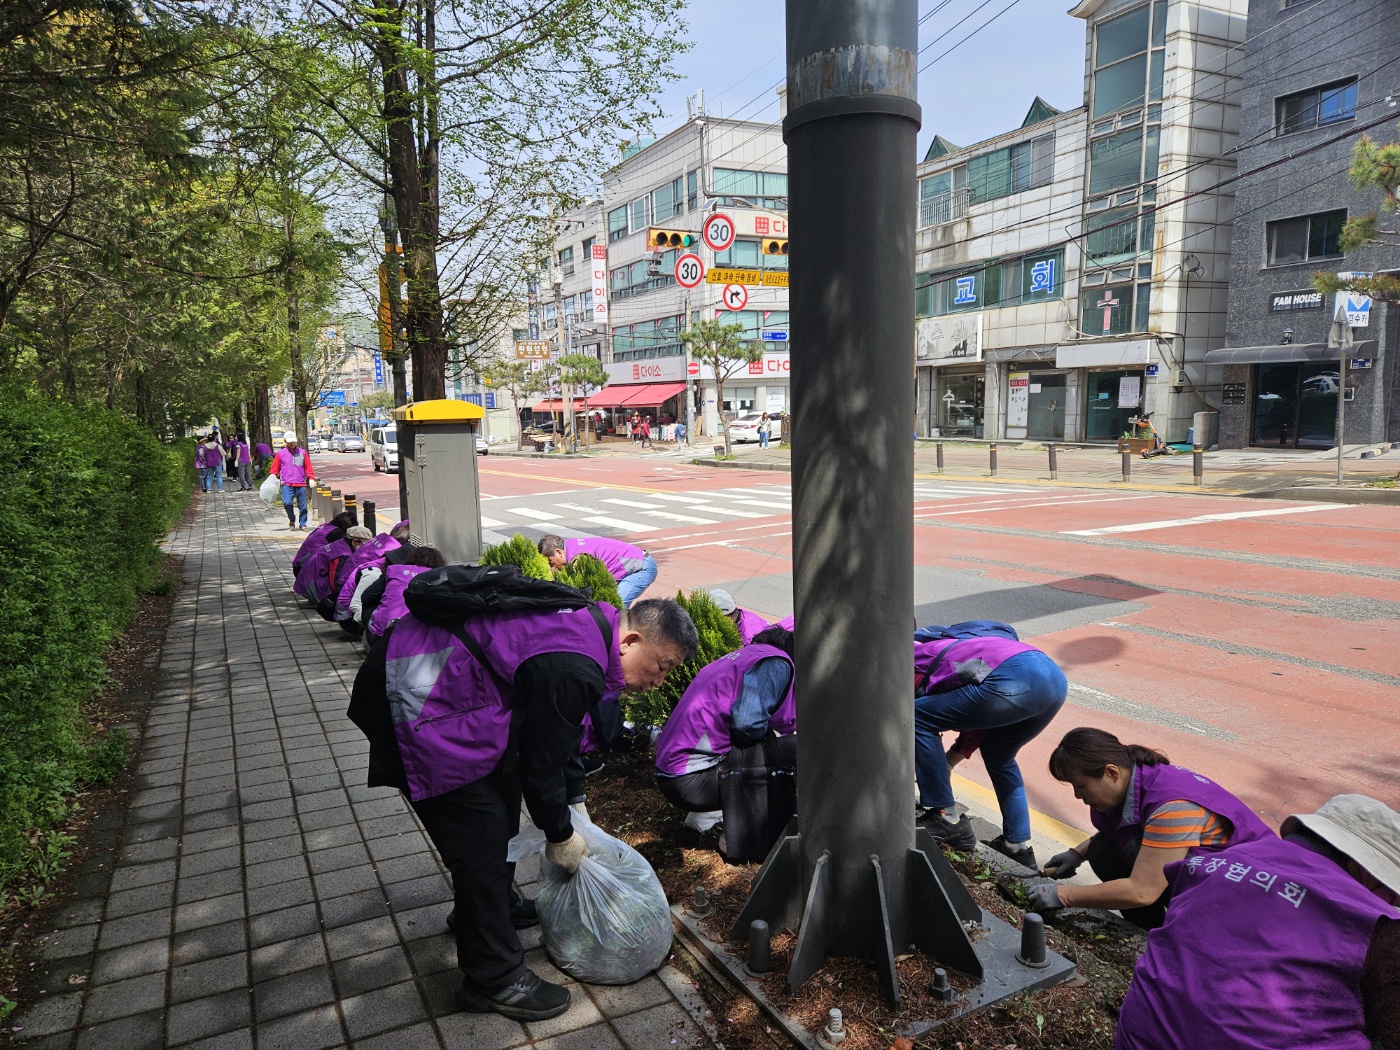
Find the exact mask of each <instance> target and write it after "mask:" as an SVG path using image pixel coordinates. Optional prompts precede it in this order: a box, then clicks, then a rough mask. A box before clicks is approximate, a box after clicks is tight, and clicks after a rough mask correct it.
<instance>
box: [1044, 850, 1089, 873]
mask: <svg viewBox="0 0 1400 1050" xmlns="http://www.w3.org/2000/svg"><path fill="white" fill-rule="evenodd" d="M1083 863H1084V858H1083V857H1082V856H1080V855H1079V853H1078V852H1077V851H1076V850H1072V849H1067V850H1065V851H1064V852H1063V853H1056V854H1055V855H1054V856H1053V857H1051V858H1050V859H1049V860H1047V861H1046V862H1045V863H1044V864H1043V865H1041V868H1040V870H1041V871H1043V872H1044V873H1045V874H1046V875H1049V876H1050V877H1051V878H1052V879H1067V878H1069V877H1070V876H1071V875H1073V874H1074V873H1075V872H1076V871H1078V870H1079V865H1081V864H1083Z"/></svg>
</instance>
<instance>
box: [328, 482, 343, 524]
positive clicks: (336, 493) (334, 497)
mask: <svg viewBox="0 0 1400 1050" xmlns="http://www.w3.org/2000/svg"><path fill="white" fill-rule="evenodd" d="M344 512H345V500H343V499H341V497H340V489H331V517H332V518H337V517H339V516H340V515H341V514H343V513H344Z"/></svg>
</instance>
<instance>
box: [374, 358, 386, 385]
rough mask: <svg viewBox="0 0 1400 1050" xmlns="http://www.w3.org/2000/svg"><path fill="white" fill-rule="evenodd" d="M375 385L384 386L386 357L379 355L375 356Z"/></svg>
mask: <svg viewBox="0 0 1400 1050" xmlns="http://www.w3.org/2000/svg"><path fill="white" fill-rule="evenodd" d="M374 383H375V386H382V385H383V384H384V356H383V355H382V354H378V353H376V354H375V355H374Z"/></svg>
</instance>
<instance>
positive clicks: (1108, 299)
mask: <svg viewBox="0 0 1400 1050" xmlns="http://www.w3.org/2000/svg"><path fill="white" fill-rule="evenodd" d="M1079 316H1080V319H1081V320H1080V328H1081V329H1083V331H1084V334H1085V335H1122V334H1123V333H1125V332H1130V331H1132V329H1133V286H1132V285H1131V284H1123V285H1110V286H1108V287H1106V288H1095V289H1093V290H1092V291H1088V292H1084V293H1082V294H1081V295H1080V310H1079Z"/></svg>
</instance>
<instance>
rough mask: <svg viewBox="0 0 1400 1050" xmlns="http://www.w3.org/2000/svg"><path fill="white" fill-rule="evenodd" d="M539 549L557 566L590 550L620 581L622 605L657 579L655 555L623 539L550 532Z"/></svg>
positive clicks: (556, 567) (542, 539) (551, 564)
mask: <svg viewBox="0 0 1400 1050" xmlns="http://www.w3.org/2000/svg"><path fill="white" fill-rule="evenodd" d="M539 550H540V553H541V554H543V555H544V556H545V560H546V561H548V562H549V564H550V566H551V567H552V568H555V569H562V568H563V567H564V566H565V565H567V564H568V563H569V562H571V561H573V560H574V559H575V558H577V557H578V556H579V555H580V554H591V555H593V557H595V558H597V559H598V560H599V561H601V562H602V563H603V564H604V565H606V566H607V569H608V572H610V573H612V578H613V579H614V580H616V581H617V593H618V594H619V595H620V596H621V598H622V606H623V608H628V607H630V606H631V604H632V603H633V602H635V601H636V600H637V599H638V598H640V597H641V596H642V592H643V591H645V590H646V589H647V588H648V587H650V586H651V584H652V581H653V580H655V579H656V559H655V558H653V557H652V556H651V555H650V554H648V553H647V552H646V551H644V550H642V548H640V547H636V546H633V545H632V544H630V543H624V542H623V541H622V540H608V539H603V538H602V537H599V536H592V537H589V538H587V539H567V540H565V539H561V538H560V537H558V536H554V535H549V536H543V537H541V538H540V542H539Z"/></svg>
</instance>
